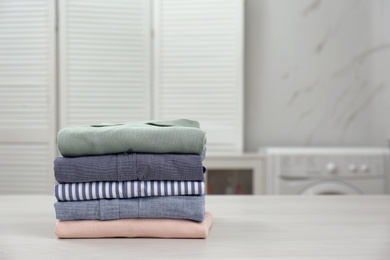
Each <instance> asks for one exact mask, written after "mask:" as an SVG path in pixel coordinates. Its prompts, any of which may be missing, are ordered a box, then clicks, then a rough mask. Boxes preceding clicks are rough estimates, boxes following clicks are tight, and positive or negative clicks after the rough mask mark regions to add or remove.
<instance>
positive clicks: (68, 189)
mask: <svg viewBox="0 0 390 260" xmlns="http://www.w3.org/2000/svg"><path fill="white" fill-rule="evenodd" d="M204 193H205V191H204V182H201V181H121V182H105V181H101V182H85V183H66V184H58V185H56V186H55V196H56V198H57V200H58V201H80V200H96V199H129V198H137V197H149V196H174V195H204Z"/></svg>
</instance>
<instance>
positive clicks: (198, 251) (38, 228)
mask: <svg viewBox="0 0 390 260" xmlns="http://www.w3.org/2000/svg"><path fill="white" fill-rule="evenodd" d="M54 202H55V198H54V197H53V196H45V195H31V196H22V195H20V196H0V206H1V214H0V259H83V260H85V259H95V260H96V259H103V258H108V259H119V258H121V259H248V258H252V259H354V260H359V259H370V260H372V259H386V260H387V259H390V196H317V197H299V196H216V195H209V196H207V199H206V209H207V210H208V211H210V212H212V214H213V215H214V222H213V226H212V228H211V230H210V233H209V237H208V238H207V239H147V238H111V239H57V238H56V237H55V236H54V234H53V232H54V226H55V222H56V219H55V214H54V208H53V203H54Z"/></svg>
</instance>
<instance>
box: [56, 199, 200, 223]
mask: <svg viewBox="0 0 390 260" xmlns="http://www.w3.org/2000/svg"><path fill="white" fill-rule="evenodd" d="M54 207H55V211H56V217H57V219H58V220H79V219H94V220H113V219H122V218H174V219H189V220H194V221H203V220H204V216H205V196H167V197H145V198H133V199H112V200H105V199H101V200H89V201H67V202H56V203H55V204H54Z"/></svg>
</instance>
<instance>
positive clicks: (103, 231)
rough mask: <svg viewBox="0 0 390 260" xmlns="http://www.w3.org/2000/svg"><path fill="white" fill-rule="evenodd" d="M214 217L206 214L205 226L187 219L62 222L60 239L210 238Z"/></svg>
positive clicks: (59, 226) (59, 225) (203, 223)
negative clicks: (208, 236)
mask: <svg viewBox="0 0 390 260" xmlns="http://www.w3.org/2000/svg"><path fill="white" fill-rule="evenodd" d="M212 222H213V215H211V213H210V212H206V215H205V219H204V221H203V222H195V221H192V220H183V219H149V218H148V219H117V220H107V221H100V220H59V221H58V222H57V225H56V229H55V232H54V234H55V235H56V236H57V237H58V238H106V237H157V238H206V237H207V235H208V233H209V229H210V227H211V224H212Z"/></svg>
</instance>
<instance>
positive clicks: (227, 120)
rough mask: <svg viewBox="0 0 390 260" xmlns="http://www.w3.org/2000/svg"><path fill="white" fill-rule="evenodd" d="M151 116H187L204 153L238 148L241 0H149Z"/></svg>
mask: <svg viewBox="0 0 390 260" xmlns="http://www.w3.org/2000/svg"><path fill="white" fill-rule="evenodd" d="M154 11H155V12H154V14H155V15H154V32H155V34H154V35H155V38H154V59H153V60H154V63H153V65H154V74H153V79H154V81H153V83H154V93H155V96H154V97H155V98H154V116H155V118H158V119H169V118H180V117H188V118H194V119H197V120H199V121H200V122H201V127H202V129H204V130H205V131H206V132H207V149H208V152H209V153H215V152H218V153H222V152H224V153H231V152H242V150H243V133H242V131H243V114H242V113H243V101H242V100H243V79H242V73H243V65H242V64H243V26H244V25H243V3H242V1H237V0H225V1H220V0H207V1H202V0H201V1H199V0H198V1H177V0H157V1H155V2H154Z"/></svg>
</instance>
